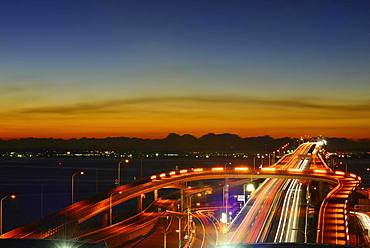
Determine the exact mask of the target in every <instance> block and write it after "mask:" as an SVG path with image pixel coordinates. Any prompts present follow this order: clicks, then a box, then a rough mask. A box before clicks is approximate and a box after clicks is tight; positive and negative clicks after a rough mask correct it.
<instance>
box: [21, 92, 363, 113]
mask: <svg viewBox="0 0 370 248" xmlns="http://www.w3.org/2000/svg"><path fill="white" fill-rule="evenodd" d="M160 104H170V105H171V106H172V107H173V106H181V107H184V106H190V105H191V104H196V106H197V107H198V109H199V108H200V107H201V106H203V107H204V108H206V109H207V108H210V107H211V109H209V110H210V111H214V110H215V107H219V106H226V105H236V106H240V107H247V106H253V107H257V108H258V107H260V108H264V109H265V108H280V109H285V110H289V109H291V110H297V109H299V110H302V111H303V110H314V111H325V112H333V111H334V112H337V113H343V112H345V113H348V112H356V113H369V112H370V101H366V102H360V103H348V104H345V103H338V102H337V101H335V102H334V101H332V103H324V102H323V101H320V100H317V99H316V100H309V99H278V98H277V99H263V98H250V97H241V96H231V95H230V96H173V97H172V96H165V97H137V98H130V99H113V100H103V101H89V102H87V101H85V102H79V103H75V104H68V105H54V106H40V107H33V108H24V109H21V110H20V111H19V113H22V114H55V115H73V114H83V113H121V112H124V111H123V110H127V111H129V110H131V111H132V107H135V108H139V111H145V108H155V107H156V106H159V105H160ZM191 106H193V108H195V107H194V105H191ZM212 106H213V107H212ZM190 108H191V107H190ZM204 108H203V109H202V110H203V111H204ZM156 111H159V112H160V111H162V109H161V108H159V109H156ZM163 111H164V112H165V111H169V110H166V109H165V108H163Z"/></svg>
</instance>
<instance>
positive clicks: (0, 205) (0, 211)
mask: <svg viewBox="0 0 370 248" xmlns="http://www.w3.org/2000/svg"><path fill="white" fill-rule="evenodd" d="M6 198H10V199H15V195H6V196H4V197H3V198H1V200H0V236H1V235H2V234H3V201H4V200H5V199H6Z"/></svg>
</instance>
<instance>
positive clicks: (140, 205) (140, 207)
mask: <svg viewBox="0 0 370 248" xmlns="http://www.w3.org/2000/svg"><path fill="white" fill-rule="evenodd" d="M144 197H145V195H140V196H139V197H138V198H137V208H136V210H137V212H138V213H140V212H141V211H143V198H144Z"/></svg>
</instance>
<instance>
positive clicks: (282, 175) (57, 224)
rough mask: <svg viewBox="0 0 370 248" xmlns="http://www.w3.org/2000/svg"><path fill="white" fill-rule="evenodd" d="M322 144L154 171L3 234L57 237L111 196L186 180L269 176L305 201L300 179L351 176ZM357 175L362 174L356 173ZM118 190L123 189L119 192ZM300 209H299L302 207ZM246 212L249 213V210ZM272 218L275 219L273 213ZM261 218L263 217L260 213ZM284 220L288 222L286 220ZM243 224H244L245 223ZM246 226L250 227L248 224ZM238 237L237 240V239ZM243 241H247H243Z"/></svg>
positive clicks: (116, 200)
mask: <svg viewBox="0 0 370 248" xmlns="http://www.w3.org/2000/svg"><path fill="white" fill-rule="evenodd" d="M321 146H322V144H320V143H304V144H302V145H300V146H299V147H298V148H297V149H296V150H295V151H294V152H293V153H291V154H289V155H286V156H284V157H283V158H282V159H281V160H280V161H278V162H277V163H276V164H275V165H273V166H270V167H265V168H261V169H253V168H250V167H247V166H240V167H225V166H223V165H222V166H215V167H213V168H191V169H182V170H177V171H170V172H163V173H160V174H157V175H153V176H151V177H150V179H149V178H148V179H147V180H144V181H140V182H135V183H134V184H127V185H123V186H119V187H116V188H115V189H113V190H112V191H110V192H107V193H106V194H103V195H100V196H97V197H96V198H93V199H89V200H85V201H80V202H77V203H75V204H73V205H71V206H69V207H67V208H65V209H63V210H61V211H59V212H57V213H55V214H53V215H50V216H48V217H46V218H45V219H43V220H40V221H38V222H35V223H32V224H30V225H26V226H23V227H19V228H16V229H14V230H11V231H9V232H7V233H5V234H3V235H2V236H1V238H41V239H44V238H50V237H55V236H56V235H58V234H59V233H61V232H63V231H65V230H66V228H70V227H71V226H78V225H80V224H81V223H83V222H85V221H87V220H89V219H91V218H93V217H95V216H97V215H100V214H106V213H107V212H108V211H109V208H110V199H109V198H110V197H111V205H112V206H117V205H120V204H122V203H124V202H126V201H128V200H130V199H134V198H136V199H138V201H140V199H141V196H142V195H143V194H149V193H153V194H154V199H155V200H156V199H157V196H158V190H161V189H163V188H181V187H183V185H184V184H185V183H186V182H192V181H201V180H210V179H230V178H231V179H240V181H243V180H244V181H245V180H250V179H252V180H253V179H258V178H266V179H267V182H265V183H264V184H263V185H265V186H262V188H264V187H266V194H271V192H272V191H269V190H267V189H268V188H271V189H278V191H280V190H282V189H284V190H285V191H284V192H285V193H284V195H287V196H286V197H288V196H289V197H293V196H294V195H295V197H298V198H295V199H296V200H294V201H292V202H300V201H302V198H300V197H302V196H300V197H299V196H298V194H292V192H299V190H300V189H301V187H302V185H300V184H299V182H298V181H299V180H301V181H318V182H325V183H328V184H330V185H332V186H333V188H337V187H338V185H341V183H342V181H343V180H345V178H347V175H346V174H342V173H336V172H333V171H331V169H330V168H328V167H327V166H326V164H325V162H324V161H323V159H322V158H321V156H320V154H319V150H320V149H321ZM356 179H358V178H357V177H356ZM266 185H267V186H266ZM293 189H294V190H293ZM258 191H260V192H261V191H262V189H259V190H258ZM118 192H121V193H120V194H118ZM276 193H277V192H276ZM276 195H280V196H281V195H282V194H280V193H279V194H276ZM258 198H259V199H258ZM287 199H288V198H287ZM297 199H298V200H297ZM256 200H258V201H259V202H260V203H261V204H262V205H263V204H265V205H266V204H267V205H271V204H272V202H274V201H270V203H268V202H266V201H265V200H263V198H260V197H259V196H257V195H256ZM261 200H262V202H261ZM286 201H287V200H286ZM328 201H329V200H328ZM278 202H279V201H278V200H275V205H280V207H279V211H282V210H283V209H282V206H283V205H284V204H278ZM291 204H292V203H290V204H285V205H286V206H285V208H292V207H293V208H294V209H297V208H298V209H299V207H297V206H298V203H294V204H293V205H291ZM298 209H297V210H295V211H298ZM256 211H257V210H256ZM258 211H259V210H258ZM284 211H287V210H284ZM248 212H249V211H248ZM267 212H268V211H267ZM256 213H257V212H256ZM245 214H247V212H246V213H245ZM257 215H258V214H257ZM322 215H325V211H324V210H323V211H322ZM265 217H266V216H265ZM261 218H264V217H261ZM269 218H270V221H271V217H269ZM287 218H288V217H287ZM322 218H323V220H324V219H325V218H324V217H322ZM257 219H259V218H258V217H257ZM282 221H283V222H284V220H282ZM259 223H266V222H265V220H263V219H261V220H259ZM239 224H240V225H241V223H239ZM236 228H239V230H241V228H240V226H239V225H238V226H236ZM249 228H251V227H249ZM261 228H262V227H261ZM287 228H288V230H289V231H290V232H294V229H295V226H294V225H293V224H291V226H290V227H287ZM246 230H248V228H247V229H246ZM242 232H243V231H241V232H240V233H241V236H243V234H242ZM244 232H245V231H244ZM64 233H65V232H64ZM80 235H82V234H78V236H80ZM248 235H249V234H248ZM265 235H267V233H265ZM237 236H238V235H236V236H235V235H234V237H237ZM257 236H258V235H257ZM267 236H268V235H267ZM267 236H266V237H267ZM69 237H70V238H75V237H76V234H75V233H73V234H70V236H69ZM234 241H235V242H236V240H234ZM234 241H233V242H234ZM239 241H240V242H242V243H243V241H241V240H239ZM239 241H238V242H239ZM325 241H326V237H324V238H322V241H320V242H322V243H325ZM245 242H246V243H248V242H254V241H253V239H250V240H247V241H245Z"/></svg>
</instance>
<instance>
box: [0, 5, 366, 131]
mask: <svg viewBox="0 0 370 248" xmlns="http://www.w3.org/2000/svg"><path fill="white" fill-rule="evenodd" d="M0 37H1V39H0V54H1V57H0V92H2V93H0V96H1V95H2V100H0V107H2V113H1V114H2V115H3V116H4V120H6V123H5V122H3V124H2V125H0V129H2V130H3V132H1V131H0V136H3V137H13V136H14V137H18V136H34V135H35V136H47V135H51V136H58V137H59V136H60V137H67V136H68V137H69V136H95V135H98V136H104V135H110V134H112V135H138V136H153V135H154V136H156V135H163V134H164V133H167V132H172V131H178V132H190V133H202V132H207V131H216V132H226V131H233V132H236V133H239V134H241V135H244V136H248V135H256V134H263V133H267V134H272V135H274V136H281V135H284V133H283V132H279V130H281V129H282V128H283V129H284V128H285V129H286V130H288V129H290V128H291V127H292V126H291V125H296V122H297V121H298V122H300V123H301V122H302V124H301V125H302V129H301V130H302V131H299V130H296V131H294V132H290V131H286V135H299V134H300V132H302V133H303V134H306V133H311V134H316V133H317V132H319V131H320V133H323V134H325V133H326V132H327V133H328V134H330V135H339V136H340V135H343V136H348V137H361V136H366V135H367V136H368V134H366V133H367V131H369V127H370V124H369V119H368V117H367V116H368V114H369V112H368V111H367V110H366V108H365V110H364V108H361V107H359V108H358V110H356V111H354V112H355V113H354V114H353V119H352V120H351V119H349V118H345V117H346V116H348V114H349V113H348V112H343V111H344V110H342V109H343V108H341V106H342V105H346V106H364V105H365V106H367V105H368V104H369V102H370V99H369V92H370V70H369V68H370V57H369V56H368V55H369V54H370V2H369V1H257V0H256V1H112V0H108V1H26V0H24V1H16V0H15V1H3V2H2V3H1V8H0ZM153 97H155V99H163V98H164V99H168V98H169V97H170V98H171V97H180V98H184V97H186V98H187V99H192V100H191V101H190V102H187V103H186V104H185V103H182V104H179V103H178V101H177V100H176V101H173V102H171V101H169V100H168V101H166V102H167V103H166V104H165V105H163V101H157V100H153ZM204 97H208V98H209V99H218V98H223V99H224V98H226V99H227V98H230V99H231V98H237V99H240V98H248V99H259V100H261V99H262V100H268V99H272V100H276V101H290V102H294V101H305V102H307V103H309V104H312V103H317V102H320V103H322V104H325V106H329V107H330V106H337V105H338V106H339V107H338V110H336V111H337V112H336V114H335V115H334V114H333V112H332V110H331V112H330V111H329V113H328V112H325V111H328V110H325V108H323V110H322V111H321V112H320V111H318V110H317V109H315V110H312V109H306V108H303V109H302V108H301V109H299V108H297V107H294V108H293V107H291V108H290V109H287V108H288V106H286V107H285V108H284V109H279V107H277V108H276V107H273V106H270V107H268V108H266V106H265V105H261V104H260V105H258V104H256V102H255V103H254V105H253V110H254V111H253V113H252V111H248V109H249V108H251V107H250V105H248V106H246V107H245V106H244V105H243V106H241V105H240V104H239V105H237V106H232V108H234V109H235V110H236V111H235V113H234V114H233V115H231V116H230V113H229V110H230V109H228V108H225V109H222V108H220V112H219V113H218V116H219V118H218V119H217V118H216V117H213V118H216V119H213V120H214V121H212V124H210V121H209V119H206V118H203V119H202V120H200V122H199V123H196V122H194V121H193V120H194V118H198V117H196V116H197V115H195V114H194V113H198V114H199V109H201V110H202V113H203V114H204V113H208V114H209V113H213V112H212V111H214V109H213V107H212V106H208V105H205V104H204V101H201V99H203V98H204ZM143 98H145V99H149V98H150V99H152V101H153V102H151V103H148V102H146V103H145V104H143V102H140V103H136V105H135V104H134V106H133V109H132V110H131V111H132V112H131V114H127V113H126V112H124V111H122V110H118V109H116V108H115V109H114V110H113V109H109V110H105V112H104V111H103V113H102V112H101V111H99V112H96V111H93V109H89V111H87V112H86V110H81V111H82V112H81V113H78V115H71V114H70V113H69V114H65V113H56V112H55V113H54V114H52V115H51V114H50V113H49V114H48V115H45V113H38V112H37V111H36V110H40V109H44V108H46V107H48V108H49V107H51V108H53V107H54V108H55V109H60V107H61V106H67V107H74V106H81V105H88V106H91V105H89V104H91V103H98V104H99V103H101V102H103V103H106V102H112V101H113V102H117V101H126V100H132V99H143ZM194 99H196V100H194ZM136 102H139V101H136ZM158 102H162V103H161V104H159V103H158ZM169 102H170V103H169ZM292 105H294V104H292ZM298 105H299V104H298ZM130 106H132V104H131V105H130ZM151 107H153V108H155V109H156V110H157V111H159V112H160V113H159V114H158V115H151V116H150V117H146V118H142V119H140V117H139V116H140V115H142V116H143V115H145V114H146V113H147V111H148V109H150V108H151ZM91 108H93V107H92V106H91ZM168 108H173V109H172V111H171V113H167V112H166V111H167V110H168ZM184 108H189V109H190V110H189V111H190V112H191V113H192V114H189V116H188V117H185V116H180V117H179V116H178V115H177V114H176V113H178V112H179V110H183V109H184ZM208 108H209V109H208ZM78 109H80V108H78ZM30 110H35V111H34V112H32V111H31V112H32V116H27V114H24V113H29V112H30ZM84 111H85V112H84ZM281 111H284V112H285V113H286V112H288V113H289V115H288V116H285V117H282V118H283V119H284V120H285V122H284V123H281V125H277V127H275V126H274V125H275V124H271V125H268V123H267V122H266V120H267V119H274V118H276V117H277V116H279V113H281ZM41 112H42V111H41ZM133 112H135V118H133V116H132V113H133ZM180 112H181V111H180ZM261 112H263V116H262V117H261ZM297 112H299V113H297ZM352 112H353V111H352ZM109 113H111V114H112V115H111V116H109ZM237 113H240V115H243V116H246V115H248V122H251V121H252V122H253V123H254V124H253V125H252V126H251V128H250V129H249V128H248V125H245V124H243V123H246V122H245V120H244V121H242V120H240V121H239V120H235V121H234V122H229V121H228V120H229V119H236V118H235V117H236V116H237ZM294 113H297V114H296V115H294ZM305 114H306V115H305ZM114 115H115V116H117V115H119V116H121V117H122V116H124V119H125V121H124V122H123V120H121V119H116V118H115V117H114ZM328 115H329V116H330V119H331V121H328V120H324V121H323V122H324V123H325V124H321V125H320V124H318V123H316V122H314V123H311V122H310V121H308V123H307V124H303V123H305V122H307V119H309V118H308V117H305V116H309V117H310V118H316V119H319V118H324V117H325V116H328ZM212 116H217V113H213V114H212ZM25 118H26V119H28V120H30V122H31V123H35V125H36V126H35V127H33V128H30V129H29V130H28V131H27V130H25V128H22V127H23V126H22V121H23V120H24V119H25ZM102 118H106V123H100V122H99V124H98V123H97V122H96V119H102ZM186 118H188V119H186ZM86 119H89V120H95V121H93V123H94V125H93V126H96V128H97V127H98V126H101V125H103V128H104V129H108V130H109V129H112V125H113V124H112V123H114V125H113V129H114V130H115V131H114V132H113V133H109V132H103V133H102V132H101V130H97V129H96V128H95V129H93V128H90V127H83V126H81V125H78V124H77V123H78V122H81V120H85V121H86ZM291 119H292V120H294V121H293V123H292V124H290V122H289V121H287V120H291ZM132 120H135V121H134V122H133V121H132ZM261 120H262V121H263V122H264V123H265V125H263V127H262V128H261V130H258V128H257V127H258V123H259V122H260V121H261ZM130 121H131V122H132V123H131V124H127V122H129V123H130ZM163 121H167V122H168V123H173V125H169V126H167V127H166V128H163V123H162V122H163ZM277 121H279V119H277ZM40 123H45V126H42V125H41V126H40ZM60 123H63V125H62V126H61V124H60ZM175 123H186V125H185V127H184V128H179V127H178V126H177V124H175ZM207 123H208V124H207ZM64 125H66V127H64ZM122 125H123V126H124V128H122V130H121V129H119V127H122ZM150 125H152V128H151V129H153V130H154V131H150V130H149V129H148V126H150ZM199 125H202V126H201V127H199ZM38 126H39V127H40V128H39V129H38V128H37V127H38ZM228 126H229V128H228ZM48 127H53V129H54V130H55V129H57V130H59V131H58V132H55V133H46V131H43V130H48ZM161 127H162V128H161ZM333 127H334V129H333ZM350 127H357V128H359V130H361V131H360V132H359V133H356V134H354V133H353V132H352V131H351V132H350V131H346V130H347V129H349V128H350ZM83 129H88V131H87V132H83V131H82V130H83ZM134 129H135V130H134ZM332 129H333V130H337V131H336V132H333V131H332ZM68 130H75V131H73V132H70V133H69V132H68ZM318 130H319V131H318ZM326 130H327V131H326Z"/></svg>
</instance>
